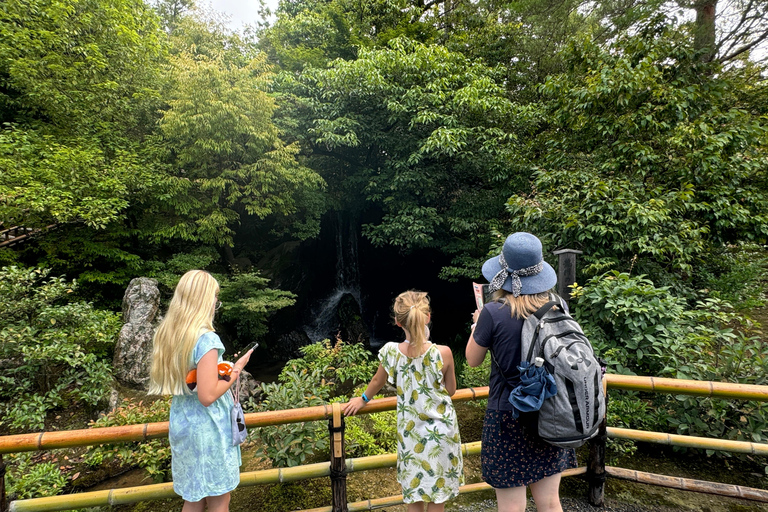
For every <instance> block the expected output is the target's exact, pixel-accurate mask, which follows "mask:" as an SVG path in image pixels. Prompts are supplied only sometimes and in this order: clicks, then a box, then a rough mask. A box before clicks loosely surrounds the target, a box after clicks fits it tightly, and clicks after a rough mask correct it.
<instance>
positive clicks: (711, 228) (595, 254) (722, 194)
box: [508, 23, 768, 280]
mask: <svg viewBox="0 0 768 512" xmlns="http://www.w3.org/2000/svg"><path fill="white" fill-rule="evenodd" d="M568 58H569V60H568V62H569V65H570V69H568V70H567V72H564V73H562V74H559V75H554V76H550V77H549V78H548V79H547V81H546V82H545V83H544V84H543V85H542V86H541V88H540V90H541V93H542V94H543V95H544V97H545V99H546V106H547V113H546V118H547V120H548V123H549V125H548V127H547V130H546V131H544V132H542V134H541V135H540V136H539V139H538V140H539V145H540V147H542V148H543V150H542V152H541V153H540V155H539V156H538V157H537V158H536V167H535V173H534V176H533V180H532V183H531V188H530V191H529V192H528V193H521V194H518V195H515V196H513V197H512V198H510V200H509V204H508V210H509V213H510V218H511V219H513V220H512V221H511V222H510V224H512V225H514V229H515V230H527V231H531V232H534V233H540V234H543V235H544V236H545V238H546V239H547V240H548V243H547V245H548V246H551V247H558V246H560V247H574V248H579V249H582V250H583V251H584V253H585V254H584V261H585V262H586V263H587V266H586V268H585V269H584V273H585V275H586V276H588V277H589V276H592V275H597V274H600V273H602V272H604V271H605V270H606V269H607V268H615V269H617V270H620V271H626V270H629V268H630V267H631V266H632V265H634V266H635V267H636V268H638V270H639V271H640V272H641V273H647V274H649V275H654V276H658V275H660V274H669V273H672V274H673V276H674V277H669V278H666V279H670V280H671V279H682V280H685V279H686V278H689V277H690V275H691V274H695V273H696V271H697V269H698V266H699V265H698V263H699V261H700V260H701V259H702V258H703V257H704V255H705V254H706V253H707V252H709V251H711V250H713V249H715V250H717V248H719V247H721V246H722V245H723V244H724V243H737V242H742V241H755V242H762V241H764V240H765V238H766V234H768V216H766V211H768V209H767V208H766V205H768V202H767V200H768V196H766V192H767V191H768V187H766V181H765V175H764V173H763V172H762V169H764V168H765V166H766V164H767V163H768V160H766V158H768V152H767V151H766V147H767V146H766V125H765V119H764V118H761V117H760V114H759V112H756V111H754V109H752V108H751V107H750V102H749V100H743V99H742V97H743V96H749V95H748V94H744V95H742V96H739V95H737V94H736V91H738V90H742V89H741V83H742V80H744V78H743V76H742V75H741V72H740V71H738V70H735V69H729V70H721V69H718V68H717V67H716V66H715V65H714V64H704V63H702V62H701V61H700V60H699V58H698V54H697V53H696V52H695V51H694V50H693V49H692V48H691V46H690V40H689V39H685V34H684V32H674V31H672V30H671V29H668V26H666V25H663V24H661V23H659V24H653V23H649V24H648V26H647V27H646V28H645V29H644V30H642V31H640V33H639V34H637V35H635V36H631V37H623V38H621V39H620V40H618V41H616V42H615V43H614V44H613V45H611V46H610V47H600V46H598V45H596V44H593V43H592V42H590V41H576V42H574V43H573V44H572V45H571V47H570V49H569V57H568ZM756 94H757V93H756ZM736 191H738V192H736ZM734 193H735V194H737V199H734ZM659 278H660V279H661V277H659Z"/></svg>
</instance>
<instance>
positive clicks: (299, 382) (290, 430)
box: [258, 340, 381, 467]
mask: <svg viewBox="0 0 768 512" xmlns="http://www.w3.org/2000/svg"><path fill="white" fill-rule="evenodd" d="M302 353H303V354H304V357H302V358H299V359H293V360H291V361H288V363H287V364H286V366H285V368H283V371H282V372H280V376H279V378H278V380H279V382H277V383H262V384H261V389H262V392H263V393H264V396H265V397H266V398H265V399H264V401H263V402H261V404H259V405H258V408H259V410H263V411H277V410H281V409H295V408H299V407H311V406H315V405H322V404H326V403H329V401H330V400H331V399H332V398H335V397H338V396H340V395H339V394H338V393H339V391H338V390H339V389H340V388H341V387H342V386H340V385H341V384H345V385H350V386H357V385H359V384H362V383H363V382H367V381H368V380H369V379H370V378H371V377H372V376H373V374H374V372H375V371H376V367H377V366H376V365H377V363H376V362H374V361H371V360H370V357H369V354H368V352H367V351H366V350H365V349H364V348H363V347H362V346H361V345H351V344H346V343H344V342H343V341H341V340H337V341H336V343H335V344H331V342H330V341H329V340H325V341H321V342H318V343H315V344H312V345H308V346H306V347H302ZM377 428H381V426H379V427H377ZM327 430H328V428H327V425H326V424H325V423H324V422H320V421H313V422H304V423H291V424H287V425H278V426H271V427H263V428H261V429H259V436H260V437H261V439H262V441H263V442H264V446H263V447H261V448H260V453H261V454H262V455H265V456H267V457H269V459H270V460H271V461H272V464H273V465H275V466H278V467H283V466H296V465H299V464H302V463H303V462H304V461H306V460H307V459H308V458H311V457H313V456H316V455H318V454H319V453H321V452H322V451H323V450H325V449H327V448H328V433H327ZM361 439H362V438H361ZM365 443H367V441H366V440H364V439H363V440H361V441H359V444H361V445H362V444H365ZM361 449H362V448H361Z"/></svg>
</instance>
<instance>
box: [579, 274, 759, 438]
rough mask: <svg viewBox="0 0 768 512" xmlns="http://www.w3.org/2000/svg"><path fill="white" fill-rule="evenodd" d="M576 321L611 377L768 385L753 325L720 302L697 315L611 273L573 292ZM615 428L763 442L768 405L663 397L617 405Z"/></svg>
mask: <svg viewBox="0 0 768 512" xmlns="http://www.w3.org/2000/svg"><path fill="white" fill-rule="evenodd" d="M573 297H574V300H575V303H574V311H575V316H576V318H577V320H578V321H579V322H580V323H581V325H582V326H583V328H584V332H585V333H586V334H587V336H588V337H589V338H590V340H591V341H592V344H593V346H594V348H595V350H596V352H597V353H598V355H599V356H600V357H602V358H603V359H605V360H606V361H607V363H608V365H609V368H610V370H609V371H613V372H618V373H637V374H640V375H650V376H661V377H672V378H679V379H693V380H699V381H716V382H736V383H742V384H759V385H762V384H765V383H766V379H768V377H767V376H768V357H766V355H765V351H764V350H763V342H762V339H761V337H760V336H759V335H757V333H756V332H755V331H754V329H755V327H754V325H753V324H752V323H751V322H750V321H749V320H748V319H746V318H744V317H743V316H741V315H740V314H739V313H737V312H736V311H734V310H733V308H732V307H731V306H730V304H728V303H726V302H724V301H722V300H720V299H716V298H703V299H702V300H699V301H697V302H696V303H695V307H693V308H691V307H689V306H688V304H687V303H686V302H685V300H683V299H680V298H678V297H675V296H673V295H672V294H671V293H670V290H669V288H667V287H661V288H657V287H655V286H654V285H653V283H652V282H651V281H650V280H649V279H647V278H646V277H645V276H638V277H631V276H629V275H628V274H620V273H618V272H609V273H608V274H606V275H604V276H601V277H595V278H592V279H591V280H589V281H588V282H587V284H586V285H585V286H583V287H580V286H576V287H574V289H573ZM610 410H611V411H612V414H614V415H615V416H612V417H611V418H609V421H617V423H618V424H619V425H627V426H629V425H637V426H636V427H633V428H648V429H651V430H662V431H663V430H668V429H670V428H671V429H673V430H674V431H676V432H678V433H680V434H686V435H697V436H704V437H717V438H722V439H739V440H758V439H760V440H762V439H765V438H766V435H768V416H767V415H766V410H765V406H764V405H763V404H761V403H758V402H746V401H738V400H722V399H712V398H703V399H699V398H695V397H689V396H669V397H659V398H657V399H656V400H655V403H654V404H653V407H652V408H650V407H648V404H646V403H643V402H638V401H636V400H632V399H627V400H621V401H615V400H611V405H610Z"/></svg>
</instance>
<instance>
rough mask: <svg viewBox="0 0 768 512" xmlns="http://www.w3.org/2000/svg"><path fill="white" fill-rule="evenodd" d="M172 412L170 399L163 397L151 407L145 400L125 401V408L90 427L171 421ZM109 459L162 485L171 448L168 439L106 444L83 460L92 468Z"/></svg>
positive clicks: (167, 471) (96, 447) (96, 448)
mask: <svg viewBox="0 0 768 512" xmlns="http://www.w3.org/2000/svg"><path fill="white" fill-rule="evenodd" d="M170 411H171V397H163V398H160V399H158V400H155V401H154V402H150V403H148V404H145V403H144V402H143V401H139V402H138V403H135V402H133V401H131V400H129V399H127V398H126V399H124V400H123V404H122V405H120V406H119V407H118V408H116V409H115V410H114V411H112V412H110V413H109V414H107V415H106V416H103V417H102V418H99V419H98V420H96V421H93V422H91V425H90V426H91V428H100V427H117V426H122V425H140V424H142V423H155V422H159V421H168V417H169V415H170ZM110 460H116V461H118V462H120V463H121V464H124V465H126V466H138V467H140V468H144V469H145V470H146V471H147V473H149V475H150V476H151V477H152V478H153V479H154V480H155V481H156V482H162V481H163V480H164V479H165V478H166V477H167V476H169V475H170V469H171V447H170V444H169V443H168V438H161V439H152V440H150V441H142V442H136V443H123V444H117V445H113V444H103V445H99V446H94V447H93V448H91V449H90V450H89V451H88V452H87V453H86V454H85V456H84V458H83V461H84V462H85V463H86V464H88V465H90V466H98V465H101V464H103V463H105V462H107V461H110Z"/></svg>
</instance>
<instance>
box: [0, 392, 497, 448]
mask: <svg viewBox="0 0 768 512" xmlns="http://www.w3.org/2000/svg"><path fill="white" fill-rule="evenodd" d="M482 398H488V386H484V387H480V388H466V389H460V390H458V391H456V394H455V395H454V396H453V397H451V399H452V400H453V401H454V402H466V401H469V400H479V399H482ZM396 405H397V397H387V398H378V399H376V400H371V401H370V402H369V403H368V405H366V406H365V411H364V413H365V414H370V413H375V412H382V411H392V410H394V409H395V406H396ZM361 412H363V411H361ZM332 417H333V410H332V406H331V405H317V406H314V407H305V408H302V409H288V410H283V411H264V412H252V413H248V414H246V415H245V424H246V425H247V426H248V427H266V426H269V425H284V424H286V423H296V422H300V421H320V420H328V419H331V418H332ZM167 436H168V422H167V421H161V422H156V423H143V424H140V425H126V426H121V427H103V428H91V429H80V430H68V431H64V432H39V433H34V434H16V435H12V436H2V437H0V455H2V454H4V453H19V452H29V451H37V450H53V449H59V448H74V447H77V446H93V445H98V444H115V443H126V442H132V441H147V440H149V439H156V438H160V437H167Z"/></svg>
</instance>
